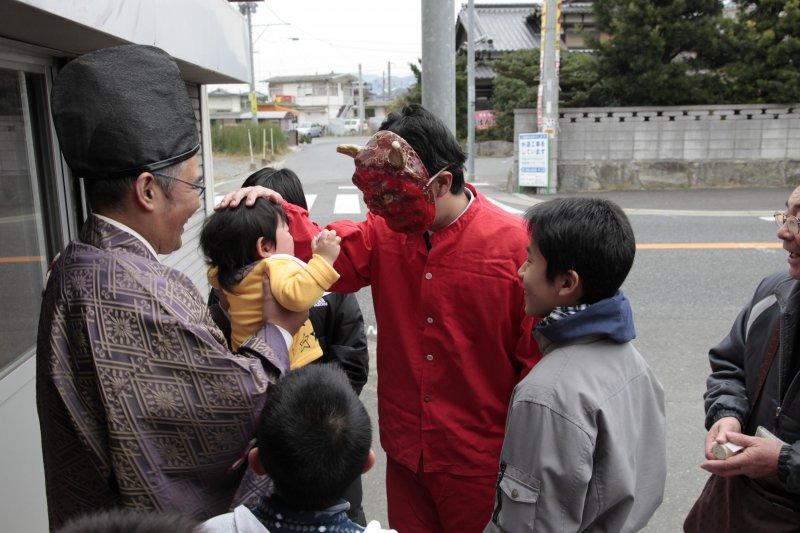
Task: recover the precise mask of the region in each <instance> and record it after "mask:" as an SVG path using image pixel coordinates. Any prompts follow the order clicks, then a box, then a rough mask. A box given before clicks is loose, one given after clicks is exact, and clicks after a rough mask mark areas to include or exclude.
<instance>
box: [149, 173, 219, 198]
mask: <svg viewBox="0 0 800 533" xmlns="http://www.w3.org/2000/svg"><path fill="white" fill-rule="evenodd" d="M150 174H154V175H156V176H161V177H162V178H167V179H170V180H175V181H180V182H181V183H185V184H186V185H188V186H189V187H191V188H192V189H197V194H198V196H203V195H204V194H205V193H206V186H205V185H198V184H197V183H192V182H191V181H186V180H182V179H180V178H176V177H174V176H169V175H167V174H164V173H162V172H150Z"/></svg>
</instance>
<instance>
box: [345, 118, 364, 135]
mask: <svg viewBox="0 0 800 533" xmlns="http://www.w3.org/2000/svg"><path fill="white" fill-rule="evenodd" d="M361 130H362V128H361V121H360V120H359V119H357V118H348V119H346V120H345V121H344V132H345V134H348V133H361Z"/></svg>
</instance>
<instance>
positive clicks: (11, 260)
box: [0, 255, 44, 265]
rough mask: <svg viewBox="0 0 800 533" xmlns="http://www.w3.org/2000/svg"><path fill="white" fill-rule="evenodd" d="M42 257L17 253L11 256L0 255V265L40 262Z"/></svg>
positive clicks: (42, 259)
mask: <svg viewBox="0 0 800 533" xmlns="http://www.w3.org/2000/svg"><path fill="white" fill-rule="evenodd" d="M42 261H44V257H42V256H41V255H18V256H11V257H0V265H8V264H16V263H41V262H42Z"/></svg>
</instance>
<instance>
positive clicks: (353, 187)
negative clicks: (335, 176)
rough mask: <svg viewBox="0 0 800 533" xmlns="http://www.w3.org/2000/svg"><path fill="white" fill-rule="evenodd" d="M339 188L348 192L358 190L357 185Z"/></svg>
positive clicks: (340, 186)
mask: <svg viewBox="0 0 800 533" xmlns="http://www.w3.org/2000/svg"><path fill="white" fill-rule="evenodd" d="M339 188H340V189H346V190H349V191H354V190H356V189H358V187H356V186H355V185H339Z"/></svg>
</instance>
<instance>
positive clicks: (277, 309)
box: [261, 274, 308, 336]
mask: <svg viewBox="0 0 800 533" xmlns="http://www.w3.org/2000/svg"><path fill="white" fill-rule="evenodd" d="M263 281H264V287H263V289H262V291H261V317H262V319H263V320H264V323H265V324H273V325H275V326H280V327H282V328H283V329H285V330H286V331H288V332H289V334H291V335H292V336H294V334H295V333H297V331H298V330H299V329H300V326H302V325H303V323H304V322H305V321H306V320H307V319H308V310H306V311H297V312H295V311H289V310H287V309H286V308H285V307H283V306H282V305H281V304H279V303H278V302H277V301H276V300H275V298H274V297H273V296H272V290H271V289H270V287H269V276H268V275H266V274H264V280H263Z"/></svg>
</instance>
